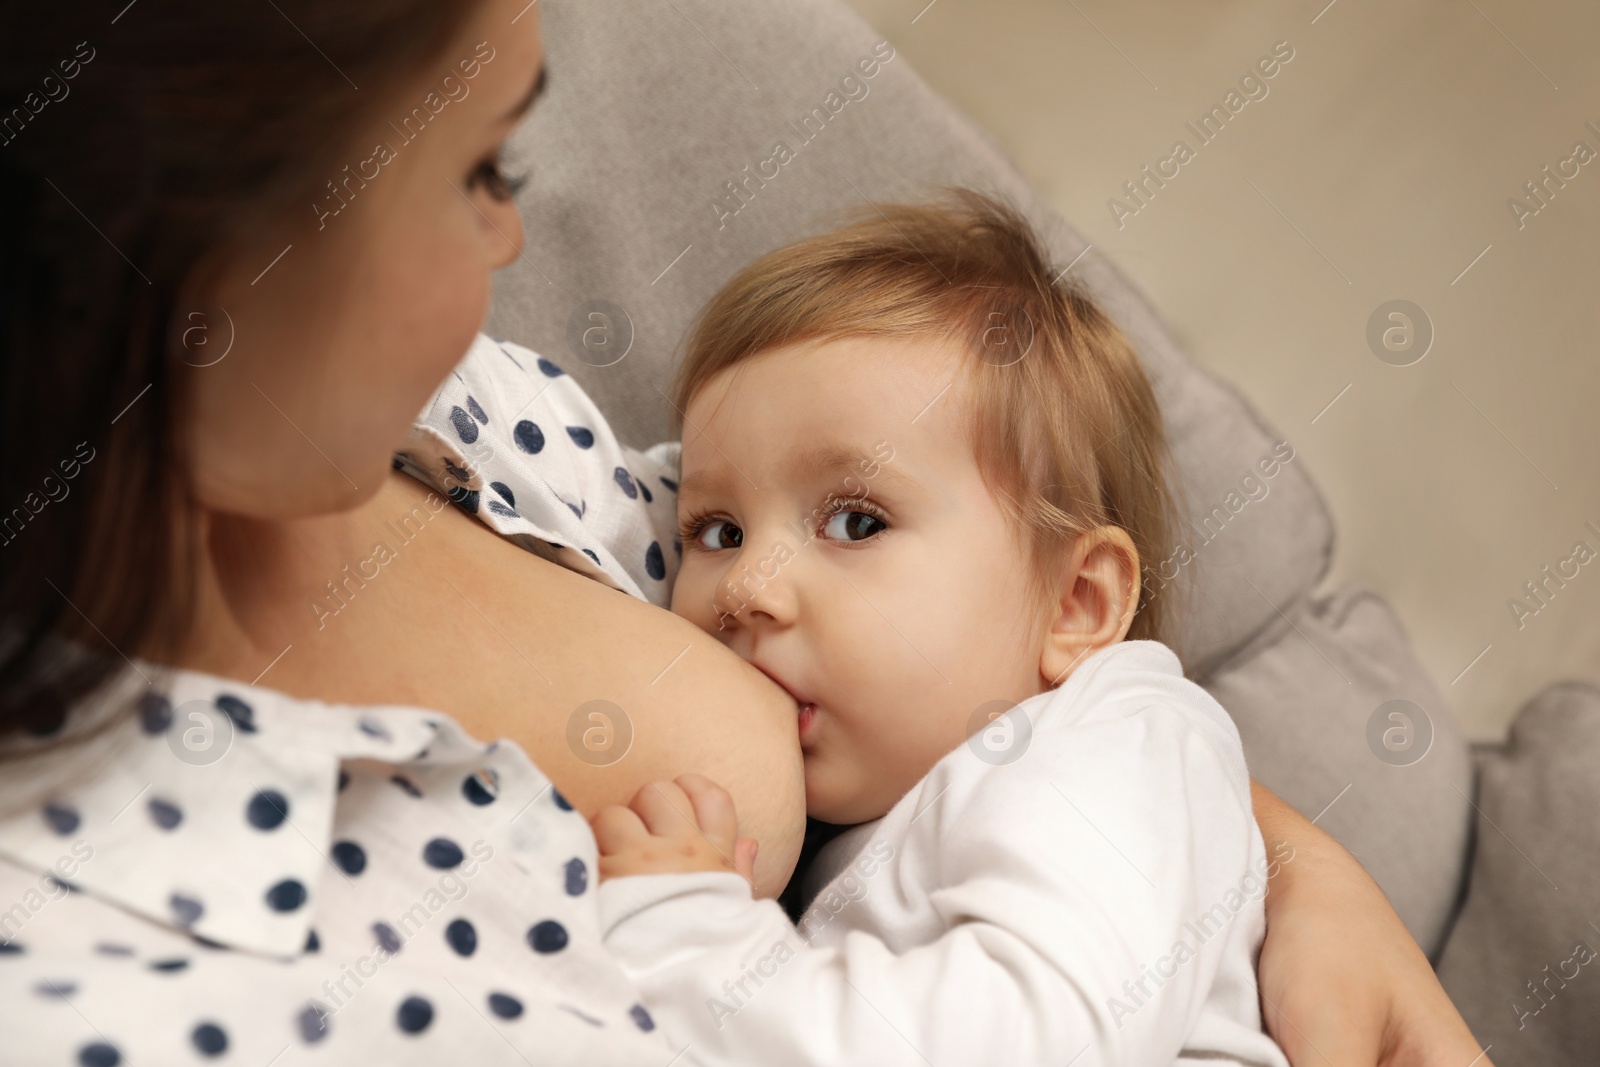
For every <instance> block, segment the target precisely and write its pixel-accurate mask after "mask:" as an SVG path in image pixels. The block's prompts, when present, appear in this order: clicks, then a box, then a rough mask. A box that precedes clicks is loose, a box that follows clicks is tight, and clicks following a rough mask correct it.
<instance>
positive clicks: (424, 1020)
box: [395, 997, 433, 1034]
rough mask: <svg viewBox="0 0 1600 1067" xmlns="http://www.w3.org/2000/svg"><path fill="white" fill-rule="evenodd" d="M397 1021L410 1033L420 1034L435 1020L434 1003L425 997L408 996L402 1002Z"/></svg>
mask: <svg viewBox="0 0 1600 1067" xmlns="http://www.w3.org/2000/svg"><path fill="white" fill-rule="evenodd" d="M395 1022H396V1023H397V1024H398V1025H399V1027H400V1029H401V1030H403V1031H404V1032H406V1033H408V1034H420V1033H422V1031H424V1030H426V1029H427V1028H428V1025H429V1024H430V1023H432V1022H433V1005H432V1004H430V1003H428V1001H427V1000H426V999H424V998H423V997H407V998H406V999H405V1000H403V1001H401V1002H400V1010H399V1011H398V1012H396V1013H395Z"/></svg>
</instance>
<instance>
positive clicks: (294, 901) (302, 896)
mask: <svg viewBox="0 0 1600 1067" xmlns="http://www.w3.org/2000/svg"><path fill="white" fill-rule="evenodd" d="M305 902H306V887H305V886H303V885H301V884H300V883H299V882H297V881H295V880H294V879H293V878H285V879H284V880H283V881H281V882H279V883H277V884H276V885H274V886H273V887H272V888H271V889H269V890H267V906H268V907H269V908H271V909H272V910H273V911H294V910H295V909H296V908H298V907H299V906H300V905H302V904H304V903H305Z"/></svg>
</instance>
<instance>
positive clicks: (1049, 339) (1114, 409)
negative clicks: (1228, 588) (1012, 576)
mask: <svg viewBox="0 0 1600 1067" xmlns="http://www.w3.org/2000/svg"><path fill="white" fill-rule="evenodd" d="M853 336H854V337H883V336H893V337H929V338H938V339H956V340H959V341H962V342H964V346H965V347H966V349H967V350H968V351H969V352H970V353H971V357H972V358H971V359H970V360H969V361H968V362H967V363H966V365H965V382H966V385H967V387H968V389H969V390H970V393H969V398H970V399H969V410H968V413H967V414H968V425H969V427H970V431H971V442H972V448H973V453H974V456H975V458H976V460H977V463H978V467H979V469H980V470H981V471H982V472H983V475H984V478H985V481H986V482H987V484H988V486H989V489H990V492H992V493H993V494H994V495H995V499H996V500H997V501H998V502H999V504H1000V506H1001V508H1002V511H1003V512H1004V513H1005V514H1006V515H1007V517H1008V518H1009V519H1010V521H1011V522H1012V523H1013V524H1014V525H1015V526H1016V528H1017V529H1019V530H1020V531H1021V532H1022V533H1023V534H1024V540H1025V541H1026V543H1027V544H1028V545H1029V549H1030V555H1031V558H1030V561H1029V562H1030V564H1031V566H1030V573H1031V576H1032V585H1033V592H1034V593H1036V594H1037V595H1038V596H1040V597H1041V598H1042V597H1044V596H1047V595H1050V594H1051V593H1052V592H1053V591H1054V585H1053V583H1054V582H1055V581H1056V580H1058V579H1059V567H1060V565H1061V562H1062V560H1063V559H1064V557H1065V554H1066V553H1067V552H1068V551H1069V550H1070V548H1071V546H1072V544H1073V543H1074V541H1075V540H1076V539H1077V537H1078V536H1079V535H1080V534H1082V533H1084V532H1085V531H1087V530H1089V529H1091V528H1093V527H1095V526H1100V525H1112V526H1120V527H1121V528H1122V529H1124V530H1126V531H1127V533H1128V535H1129V537H1130V538H1131V539H1132V541H1133V544H1134V547H1135V548H1136V549H1137V550H1138V553H1139V560H1138V563H1137V565H1141V566H1142V565H1144V564H1147V563H1153V562H1154V561H1157V560H1161V559H1164V558H1166V556H1167V554H1168V549H1169V546H1170V544H1171V540H1172V536H1173V529H1172V523H1173V518H1172V516H1173V497H1172V494H1171V490H1170V489H1169V487H1168V485H1167V482H1166V470H1167V466H1168V463H1169V457H1168V451H1167V441H1166V434H1165V431H1164V428H1163V424H1162V420H1161V412H1160V408H1159V407H1158V406H1157V404H1156V399H1155V394H1154V391H1153V390H1152V389H1151V386H1150V381H1149V379H1148V378H1147V377H1146V376H1145V372H1144V368H1143V367H1142V366H1141V365H1140V363H1139V359H1138V356H1137V355H1136V354H1135V353H1134V351H1133V348H1132V346H1131V345H1130V344H1129V343H1128V340H1127V338H1126V337H1124V336H1123V334H1122V331H1121V330H1119V329H1117V327H1116V326H1115V325H1113V324H1112V322H1111V320H1110V319H1108V318H1107V317H1106V316H1105V314H1104V313H1103V312H1102V311H1101V310H1100V309H1099V308H1098V307H1097V306H1096V305H1095V304H1094V303H1093V302H1092V301H1091V300H1090V299H1089V297H1088V296H1086V295H1085V294H1084V293H1082V292H1080V291H1078V290H1077V289H1076V288H1074V287H1073V286H1072V285H1070V284H1068V283H1066V282H1063V281H1061V280H1060V275H1059V274H1057V272H1056V270H1055V268H1054V267H1053V266H1052V265H1051V264H1050V262H1049V259H1048V256H1047V255H1046V253H1045V250H1044V247H1043V243H1042V242H1041V241H1040V239H1039V238H1038V236H1037V235H1036V234H1035V233H1034V231H1033V228H1032V227H1031V226H1030V225H1029V224H1028V222H1027V220H1026V219H1025V218H1024V217H1023V216H1022V215H1021V213H1020V212H1018V211H1017V210H1016V209H1015V208H1013V207H1011V206H1009V205H1007V204H1005V203H1002V202H1001V201H999V200H997V199H995V198H993V197H990V196H986V195H984V194H982V193H978V192H974V191H972V190H968V189H954V190H949V191H947V193H946V195H945V196H943V197H942V198H940V199H938V200H934V201H930V202H926V203H880V204H874V205H872V206H871V207H869V208H868V209H865V210H863V211H860V212H858V213H854V216H853V221H851V222H849V223H848V224H847V225H845V226H843V227H842V228H840V229H835V230H831V231H829V232H827V233H823V234H819V235H817V236H814V237H808V238H805V239H804V240H801V241H798V242H796V243H794V244H791V245H788V246H786V247H784V248H780V249H778V250H777V251H774V252H770V253H768V254H767V255H765V256H762V257H761V258H760V259H758V260H756V261H755V262H753V263H751V264H750V265H748V266H746V267H745V268H744V269H743V270H741V271H740V272H739V273H738V274H736V275H735V276H734V277H733V278H732V279H731V280H730V281H729V282H728V283H727V284H726V285H724V286H723V287H722V289H721V291H720V292H718V293H717V295H716V296H714V297H713V298H712V299H711V302H710V303H709V304H707V305H706V307H705V309H704V310H703V311H702V312H701V313H700V316H699V318H698V319H697V321H696V323H695V325H694V327H693V329H692V330H691V332H690V335H689V338H688V341H687V349H686V352H685V356H684V359H683V361H682V363H681V364H680V365H679V367H678V371H677V376H676V379H675V381H674V389H673V392H674V399H675V406H676V411H677V414H675V415H674V419H673V423H674V424H673V430H674V432H675V433H677V432H680V431H681V425H682V415H681V413H682V412H683V411H685V410H686V409H687V408H688V405H689V401H690V400H691V399H693V398H694V396H695V395H696V394H697V393H698V392H699V391H700V390H701V389H702V388H703V387H704V386H705V384H706V383H707V382H708V381H709V380H710V379H711V378H712V377H713V376H714V375H716V374H718V373H719V372H721V371H723V370H726V369H727V368H729V367H732V366H735V365H737V364H739V363H741V362H743V361H744V360H747V359H750V358H751V357H753V356H756V355H758V354H760V353H762V352H766V351H770V350H772V349H774V348H778V347H781V346H784V345H788V344H792V343H795V342H799V341H807V340H829V339H836V338H842V337H853ZM1154 592H1155V590H1154V589H1153V588H1151V586H1150V585H1149V584H1148V583H1146V584H1144V585H1143V586H1142V587H1141V591H1140V597H1139V605H1138V609H1137V611H1136V613H1135V615H1134V619H1133V622H1132V625H1131V628H1130V629H1129V632H1128V637H1129V638H1130V639H1132V638H1147V639H1151V640H1167V634H1166V631H1167V629H1168V626H1169V625H1170V624H1169V623H1168V621H1167V618H1166V612H1165V611H1164V610H1163V608H1164V606H1165V598H1159V599H1158V598H1156V597H1155V596H1154ZM1168 643H1169V644H1170V643H1171V641H1170V640H1168Z"/></svg>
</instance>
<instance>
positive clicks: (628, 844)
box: [589, 774, 756, 884]
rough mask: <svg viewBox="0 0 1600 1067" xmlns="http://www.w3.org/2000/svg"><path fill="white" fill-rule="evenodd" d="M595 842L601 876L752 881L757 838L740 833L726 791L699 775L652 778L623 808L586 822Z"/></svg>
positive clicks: (613, 808)
mask: <svg viewBox="0 0 1600 1067" xmlns="http://www.w3.org/2000/svg"><path fill="white" fill-rule="evenodd" d="M589 823H590V825H591V826H592V827H593V828H594V837H595V841H596V842H597V843H598V845H599V846H600V880H601V881H602V882H603V881H605V880H606V879H608V878H624V877H627V876H628V875H633V874H674V873H677V874H682V873H688V872H693V871H733V872H734V873H735V874H738V875H740V876H742V877H743V878H744V880H745V881H747V882H751V883H752V884H753V883H754V880H755V874H754V872H755V864H756V840H755V838H753V837H740V836H739V818H738V815H737V814H736V813H735V811H734V808H733V798H732V797H731V796H729V795H728V791H727V790H726V789H723V788H722V787H721V786H719V785H717V784H716V783H715V782H713V781H711V780H710V779H709V778H705V777H702V776H701V775H698V774H684V775H680V776H679V777H678V778H677V779H675V780H674V781H671V782H651V783H649V784H647V785H645V786H644V787H643V788H641V789H640V790H639V791H638V792H637V793H635V794H634V795H633V800H632V801H631V802H630V803H629V804H628V806H627V807H625V808H624V807H621V806H620V805H611V806H608V807H604V808H601V809H600V810H599V811H598V812H596V813H595V816H594V818H593V819H591V820H589Z"/></svg>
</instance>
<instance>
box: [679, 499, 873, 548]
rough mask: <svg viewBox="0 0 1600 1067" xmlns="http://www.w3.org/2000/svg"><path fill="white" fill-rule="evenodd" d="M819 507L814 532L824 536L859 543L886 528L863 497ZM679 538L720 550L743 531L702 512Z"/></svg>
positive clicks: (740, 538) (741, 536)
mask: <svg viewBox="0 0 1600 1067" xmlns="http://www.w3.org/2000/svg"><path fill="white" fill-rule="evenodd" d="M819 510H820V514H819V516H818V517H819V520H820V526H819V528H818V530H817V533H816V536H818V537H821V538H823V539H824V540H828V541H837V542H841V543H844V544H858V543H860V542H862V541H866V540H869V539H871V538H873V537H876V536H877V535H879V534H881V533H882V532H883V531H885V530H887V529H888V528H889V520H888V516H886V515H885V514H884V513H883V512H882V511H881V510H880V509H879V508H878V507H877V506H876V505H873V504H870V503H868V502H867V501H865V500H861V499H857V500H850V501H838V502H835V503H834V504H833V505H832V506H831V507H829V508H825V509H819ZM678 538H679V540H681V541H682V542H683V543H684V544H686V545H694V546H695V547H696V548H700V549H704V550H706V551H708V552H720V551H722V550H724V549H729V548H738V547H740V546H741V545H743V544H744V531H743V530H742V529H740V528H739V526H738V524H736V523H735V522H733V521H732V520H731V519H728V518H724V517H722V516H718V515H713V514H709V513H701V514H696V515H692V516H690V517H689V518H687V519H685V520H684V522H683V524H682V525H681V526H680V528H679V531H678Z"/></svg>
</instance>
